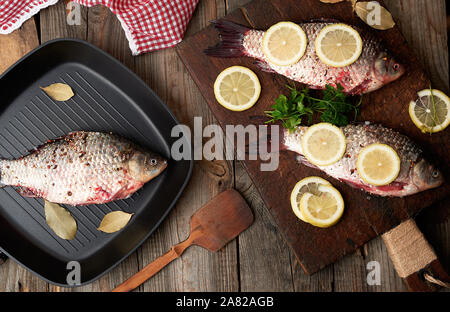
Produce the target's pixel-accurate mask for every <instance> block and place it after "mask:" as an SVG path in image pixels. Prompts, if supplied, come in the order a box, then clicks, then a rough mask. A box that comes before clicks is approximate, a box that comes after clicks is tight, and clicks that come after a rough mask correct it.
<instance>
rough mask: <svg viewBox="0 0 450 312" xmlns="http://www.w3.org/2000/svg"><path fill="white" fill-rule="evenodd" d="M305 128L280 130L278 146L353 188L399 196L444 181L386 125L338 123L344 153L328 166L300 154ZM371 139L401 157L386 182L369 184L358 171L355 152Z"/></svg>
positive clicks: (413, 146) (419, 152)
mask: <svg viewBox="0 0 450 312" xmlns="http://www.w3.org/2000/svg"><path fill="white" fill-rule="evenodd" d="M307 129H308V127H298V128H297V129H296V130H295V131H294V132H292V133H289V131H288V130H282V131H283V133H282V134H281V135H282V141H281V142H282V144H281V146H280V149H286V150H290V151H294V152H296V153H298V154H299V155H300V156H299V160H300V161H301V162H302V163H303V164H304V165H307V166H309V167H313V168H317V169H320V170H322V171H324V172H325V173H327V174H328V175H330V176H332V177H333V178H335V179H338V180H340V181H343V182H346V183H348V184H350V185H351V186H353V187H355V188H360V189H363V190H365V191H367V192H369V193H371V194H376V195H380V196H398V197H402V196H407V195H412V194H415V193H418V192H421V191H425V190H427V189H430V188H435V187H438V186H440V185H441V184H442V183H443V182H444V177H443V176H442V173H441V172H440V171H439V170H438V169H437V168H435V167H434V166H433V165H432V164H430V163H429V162H428V161H427V160H426V159H425V158H424V155H423V152H422V150H421V149H420V148H419V147H418V146H417V145H416V144H415V143H414V142H413V141H411V139H409V138H408V137H406V136H404V135H402V134H400V133H398V132H396V131H393V130H391V129H389V128H385V127H383V126H381V125H378V124H370V123H368V122H366V123H358V124H350V125H347V126H345V127H341V130H342V131H343V132H344V135H345V137H346V142H347V149H346V151H345V154H344V157H343V158H341V159H340V160H339V161H338V162H336V163H334V164H332V165H329V166H315V165H313V164H311V163H310V162H309V161H308V160H307V159H306V157H304V156H303V155H302V146H301V137H302V136H303V134H304V133H305V131H306V130H307ZM373 143H382V144H387V145H389V146H390V147H392V148H393V149H394V150H395V151H396V152H397V154H398V156H399V158H400V173H399V175H398V177H397V178H396V179H395V180H394V181H393V182H392V183H390V184H388V185H384V186H372V185H369V184H367V183H365V182H364V181H363V180H362V179H361V178H360V176H359V174H358V170H357V168H356V162H357V158H358V154H359V152H360V151H361V150H362V149H363V148H364V147H366V146H368V145H370V144H373Z"/></svg>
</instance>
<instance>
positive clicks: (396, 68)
mask: <svg viewBox="0 0 450 312" xmlns="http://www.w3.org/2000/svg"><path fill="white" fill-rule="evenodd" d="M392 68H393V69H394V70H395V71H397V70H398V69H399V68H400V65H398V64H394V66H392Z"/></svg>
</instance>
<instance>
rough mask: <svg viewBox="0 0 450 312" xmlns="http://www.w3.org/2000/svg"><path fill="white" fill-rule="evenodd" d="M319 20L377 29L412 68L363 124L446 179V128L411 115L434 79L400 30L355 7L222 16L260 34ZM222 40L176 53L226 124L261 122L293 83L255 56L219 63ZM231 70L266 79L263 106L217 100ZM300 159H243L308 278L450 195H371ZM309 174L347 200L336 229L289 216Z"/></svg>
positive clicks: (302, 4)
mask: <svg viewBox="0 0 450 312" xmlns="http://www.w3.org/2000/svg"><path fill="white" fill-rule="evenodd" d="M319 18H328V19H338V20H340V21H343V22H345V23H349V24H353V25H357V26H359V27H361V28H365V29H368V30H369V31H375V32H377V34H378V35H379V37H380V38H381V39H382V40H383V41H384V44H385V46H386V48H388V49H389V50H390V51H391V52H392V53H393V54H394V55H395V56H396V57H397V59H398V60H399V61H400V62H402V63H403V64H405V65H406V66H407V73H406V74H405V75H404V76H403V77H402V78H400V79H399V80H397V81H395V82H393V83H391V84H389V85H387V86H385V87H383V88H382V89H380V90H378V91H376V92H373V93H370V94H368V95H365V96H364V97H363V104H362V113H361V116H360V117H359V119H360V120H368V121H371V122H376V123H381V124H383V125H385V126H387V127H391V128H393V129H395V130H397V131H399V132H401V133H404V134H406V135H408V136H409V137H411V138H412V139H413V140H415V141H416V142H417V143H418V144H419V145H420V146H422V147H423V149H424V150H425V151H427V152H428V153H429V154H430V155H431V159H433V160H435V162H437V163H438V164H439V166H440V169H441V170H442V171H443V173H444V176H447V177H448V176H449V175H448V173H449V166H448V163H449V157H448V154H449V149H448V146H447V144H448V142H449V139H450V132H449V130H447V131H443V132H441V133H437V134H433V135H431V136H430V135H425V134H422V133H421V132H420V131H419V130H418V129H417V128H416V127H415V126H414V124H413V123H412V122H411V120H410V118H409V114H408V104H409V102H410V101H411V100H412V99H415V98H416V93H417V91H419V90H422V89H424V88H428V87H429V85H430V81H429V79H428V78H427V77H426V74H425V73H424V71H423V69H422V68H421V65H420V64H419V63H418V61H417V59H416V58H415V56H414V55H413V52H412V51H411V50H410V49H409V48H408V45H407V43H406V41H405V39H404V38H403V36H402V35H401V33H400V31H399V29H398V28H397V27H394V28H393V29H390V30H387V31H376V30H371V29H369V27H368V26H366V25H365V24H364V23H363V22H361V21H360V19H359V18H358V17H357V16H356V15H355V14H354V13H353V12H352V7H351V3H350V2H341V3H338V4H324V3H321V2H320V1H319V0H254V1H252V2H250V3H249V4H247V5H246V6H244V7H243V8H241V9H238V10H236V11H234V12H232V13H231V14H229V15H227V16H226V17H225V19H227V20H231V21H234V22H236V23H239V24H242V25H247V26H251V27H253V28H257V29H267V28H268V27H270V26H271V25H272V24H274V23H276V22H279V21H282V20H289V21H294V22H301V21H308V20H311V19H319ZM394 18H395V17H394ZM218 41H219V39H218V34H217V32H216V31H215V30H214V29H213V28H212V27H211V26H209V27H207V28H205V29H204V30H202V31H200V32H199V33H197V34H196V35H194V36H191V37H190V38H188V39H186V40H185V41H184V42H182V43H181V44H180V45H179V46H178V48H177V52H178V54H179V56H180V57H181V59H182V60H183V62H184V64H185V66H186V67H187V69H188V71H189V72H190V74H191V75H192V77H193V79H194V81H195V83H196V84H197V86H198V88H199V89H200V91H201V93H202V94H203V97H204V98H205V99H206V102H207V103H208V105H209V107H210V109H211V110H212V112H213V113H214V115H215V116H216V118H217V120H218V121H219V123H220V125H221V126H222V127H225V125H228V124H230V125H237V124H242V125H244V126H246V125H249V124H263V122H264V119H263V118H258V117H257V118H255V116H264V110H268V109H270V107H271V105H273V103H274V100H275V99H276V98H277V97H278V96H279V94H281V93H284V94H286V93H288V90H287V89H286V87H285V85H286V84H287V83H292V82H291V81H290V80H288V79H287V78H285V77H283V76H280V75H276V74H269V73H264V72H262V71H260V70H259V69H258V68H257V67H256V66H255V65H254V64H253V62H254V60H253V59H250V58H244V57H243V58H235V59H220V58H211V57H208V56H206V55H204V53H203V50H204V49H205V48H207V47H209V46H214V45H215V44H216V43H217V42H218ZM232 65H242V66H246V67H249V68H251V69H252V70H253V71H255V72H256V73H257V75H258V77H259V79H260V81H261V85H262V92H261V97H260V99H259V101H258V102H257V104H256V105H255V106H254V107H253V108H251V109H249V110H247V111H244V112H232V111H229V110H226V109H224V108H223V107H222V106H220V105H219V104H218V103H217V102H216V100H215V97H214V92H213V84H214V81H215V79H216V77H217V75H218V74H219V73H220V72H221V71H222V70H223V69H225V68H227V67H229V66H232ZM295 157H296V155H295V154H294V153H292V152H281V153H280V165H279V168H278V170H276V171H272V172H262V171H260V163H261V162H260V161H259V160H257V161H249V160H245V161H243V164H244V167H245V168H246V170H247V171H248V173H249V175H250V177H251V178H252V180H253V182H254V184H255V185H256V187H257V189H258V191H259V193H260V195H261V197H262V198H263V200H264V202H265V204H266V206H267V208H268V209H269V210H270V213H271V214H272V216H273V218H274V220H275V222H276V224H277V226H278V228H279V230H280V231H281V232H282V233H283V234H284V237H285V239H286V240H287V242H288V244H289V245H290V246H291V248H292V250H293V251H294V253H295V255H296V257H297V259H298V261H299V263H300V264H301V266H302V268H303V269H304V271H305V272H306V273H308V274H312V273H314V272H316V271H318V270H320V269H321V268H323V267H325V266H326V265H328V264H330V263H332V262H334V261H336V260H337V259H339V258H340V257H342V256H344V255H345V254H347V253H351V252H354V251H355V250H356V249H357V248H358V247H360V246H361V245H363V244H365V243H366V242H367V241H369V240H370V239H372V238H375V237H376V236H378V235H380V234H382V233H384V232H386V231H388V230H390V229H392V228H393V227H395V226H396V225H398V224H399V223H400V222H401V221H404V220H406V219H408V218H410V217H413V216H415V215H416V214H417V213H418V212H419V211H420V210H421V209H423V208H425V207H428V206H430V205H431V204H433V203H435V202H437V201H439V200H442V199H444V198H445V197H447V196H448V195H449V194H450V185H449V183H445V184H444V185H443V186H441V187H440V188H438V189H434V190H429V191H426V192H422V193H419V194H416V195H413V196H409V197H406V198H384V197H376V196H369V195H368V194H366V193H364V192H362V191H360V190H357V189H354V188H351V187H350V186H348V185H346V184H344V183H341V182H339V181H337V180H335V179H333V178H331V177H327V176H326V175H325V174H323V173H322V172H320V171H318V170H315V169H311V168H308V167H306V166H303V165H301V164H299V163H298V162H297V161H296V159H295ZM310 175H319V176H322V177H324V178H326V179H328V180H329V181H330V182H331V183H332V184H333V185H334V186H335V187H336V188H338V189H339V191H340V192H341V193H342V195H343V197H344V200H345V204H346V207H345V212H344V215H343V217H342V219H341V221H340V222H339V223H338V224H336V225H335V226H333V227H330V228H328V229H321V228H317V227H314V226H311V225H309V224H306V223H304V222H302V221H300V220H299V219H297V217H296V216H295V215H294V214H293V213H292V210H291V207H290V201H289V197H290V192H291V190H292V188H293V187H294V185H295V184H296V182H297V181H299V180H301V179H302V178H304V177H306V176H310ZM262 239H263V238H262Z"/></svg>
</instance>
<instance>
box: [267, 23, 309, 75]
mask: <svg viewBox="0 0 450 312" xmlns="http://www.w3.org/2000/svg"><path fill="white" fill-rule="evenodd" d="M307 41H308V39H307V38H306V34H305V32H304V31H303V29H302V28H301V27H300V26H299V25H297V24H295V23H292V22H280V23H277V24H275V25H273V26H272V27H270V28H269V29H268V30H267V31H266V32H265V34H264V37H263V39H262V50H263V53H264V55H265V56H266V58H267V60H268V61H269V62H270V63H273V64H275V65H279V66H288V65H292V64H295V63H297V62H298V61H299V60H300V59H301V57H302V56H303V54H305V51H306V45H307Z"/></svg>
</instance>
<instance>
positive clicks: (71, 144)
mask: <svg viewBox="0 0 450 312" xmlns="http://www.w3.org/2000/svg"><path fill="white" fill-rule="evenodd" d="M166 167H167V160H165V159H164V158H162V157H161V156H159V155H157V154H155V153H153V152H151V151H147V150H145V149H143V148H141V147H139V146H137V145H136V144H134V143H133V142H131V141H129V140H127V139H125V138H122V137H119V136H117V135H113V134H110V133H101V132H84V131H77V132H72V133H69V134H68V135H66V136H64V137H62V138H59V139H56V140H50V141H48V142H47V143H46V144H44V145H42V146H40V147H38V148H37V149H36V150H34V151H33V152H31V153H30V154H28V155H26V156H24V157H20V158H19V159H12V160H6V159H0V187H5V186H13V187H17V188H18V191H19V193H20V194H21V195H22V196H25V197H41V198H44V199H46V200H48V201H50V202H54V203H60V204H68V205H73V206H77V205H89V204H102V203H107V202H110V201H113V200H118V199H125V198H128V197H129V196H131V195H132V194H133V193H134V192H136V191H137V190H138V189H140V188H141V187H142V186H143V185H144V184H145V183H146V182H148V181H150V180H151V179H153V178H155V177H156V176H158V175H159V174H160V173H161V172H162V171H164V169H165V168H166Z"/></svg>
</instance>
